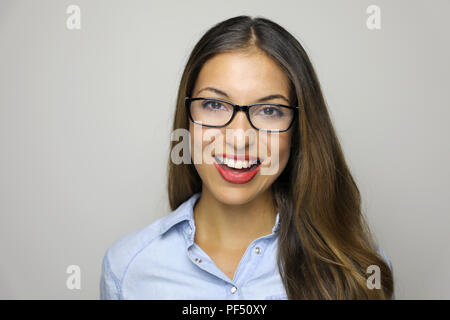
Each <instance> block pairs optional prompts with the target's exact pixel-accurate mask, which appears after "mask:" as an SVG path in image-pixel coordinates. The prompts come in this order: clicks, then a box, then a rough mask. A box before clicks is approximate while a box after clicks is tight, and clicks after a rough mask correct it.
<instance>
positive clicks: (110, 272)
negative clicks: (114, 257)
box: [105, 250, 120, 292]
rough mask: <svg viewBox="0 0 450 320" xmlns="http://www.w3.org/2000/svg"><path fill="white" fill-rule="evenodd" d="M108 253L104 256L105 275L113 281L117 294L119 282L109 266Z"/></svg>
mask: <svg viewBox="0 0 450 320" xmlns="http://www.w3.org/2000/svg"><path fill="white" fill-rule="evenodd" d="M108 252H109V250H108ZM108 252H107V253H106V256H105V267H106V273H107V274H109V275H110V276H111V278H112V279H113V281H114V285H115V286H116V290H117V292H120V281H119V278H118V277H117V276H116V275H115V274H114V272H113V271H112V268H111V264H110V262H109V257H108Z"/></svg>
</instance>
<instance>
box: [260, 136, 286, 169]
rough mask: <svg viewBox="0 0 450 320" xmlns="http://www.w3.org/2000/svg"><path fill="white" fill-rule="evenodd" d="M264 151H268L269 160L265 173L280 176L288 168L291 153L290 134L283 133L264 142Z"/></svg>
mask: <svg viewBox="0 0 450 320" xmlns="http://www.w3.org/2000/svg"><path fill="white" fill-rule="evenodd" d="M262 146H264V147H263V149H264V148H265V149H266V150H267V156H268V158H269V159H270V160H268V162H267V164H266V167H268V168H270V170H266V171H265V172H267V173H269V174H270V175H276V176H278V175H279V174H281V172H282V171H283V170H284V168H285V167H286V164H287V162H288V160H289V155H290V151H291V136H290V133H281V134H279V135H278V136H271V137H267V139H263V140H262Z"/></svg>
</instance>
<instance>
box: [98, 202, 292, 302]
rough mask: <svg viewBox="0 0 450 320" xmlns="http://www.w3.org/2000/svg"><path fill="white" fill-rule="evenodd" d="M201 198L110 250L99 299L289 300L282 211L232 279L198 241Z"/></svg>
mask: <svg viewBox="0 0 450 320" xmlns="http://www.w3.org/2000/svg"><path fill="white" fill-rule="evenodd" d="M199 197H200V193H196V194H194V195H192V196H191V197H190V198H189V199H188V200H186V201H185V202H184V203H182V204H181V205H180V206H179V207H178V208H177V209H176V210H174V211H173V212H171V213H170V214H169V215H167V216H165V217H162V218H160V219H158V220H156V221H155V222H153V223H151V224H150V225H148V226H147V227H145V228H142V229H140V230H137V231H135V232H132V233H130V234H127V235H126V236H124V237H122V238H120V239H119V240H117V241H115V242H114V243H113V244H112V245H111V246H110V247H109V248H108V249H107V250H106V253H105V255H104V257H103V264H102V274H101V280H100V299H150V300H155V299H157V300H158V299H161V300H166V299H170V300H184V299H192V300H197V299H204V300H208V299H213V300H247V299H254V300H264V299H277V300H278V299H282V300H286V299H287V295H286V291H285V289H284V286H283V283H282V281H281V276H280V274H279V270H278V266H277V261H276V255H277V246H278V231H279V213H277V215H276V220H275V224H274V226H273V228H272V233H270V234H269V235H265V236H261V237H259V238H257V239H255V240H254V241H253V242H252V243H251V244H250V245H249V246H248V247H247V250H246V251H245V253H244V255H243V257H242V258H241V261H240V263H239V265H238V267H237V269H236V272H235V274H234V278H233V279H232V280H231V279H230V278H228V276H227V275H225V273H224V272H223V271H221V270H220V269H219V268H218V267H217V266H216V264H215V263H214V262H213V260H212V259H211V258H210V257H209V256H208V254H206V253H205V252H204V251H203V250H202V249H201V248H200V247H199V246H198V245H197V244H196V243H195V242H194V235H195V223H194V211H193V207H194V205H195V202H196V201H197V199H198V198H199Z"/></svg>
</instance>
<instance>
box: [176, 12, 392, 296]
mask: <svg viewBox="0 0 450 320" xmlns="http://www.w3.org/2000/svg"><path fill="white" fill-rule="evenodd" d="M255 49H256V50H260V51H263V52H264V53H266V54H267V55H268V56H269V57H271V58H272V59H273V60H274V61H275V62H276V63H277V64H278V65H279V66H280V67H281V68H282V70H283V71H284V72H285V73H286V75H287V76H288V78H289V80H290V85H291V97H290V98H291V102H292V103H293V105H298V106H300V107H301V109H300V112H299V113H298V119H296V121H295V125H294V126H293V127H292V128H291V130H293V131H292V146H291V147H292V149H291V153H290V158H289V160H288V163H287V165H286V167H285V169H284V171H283V172H282V173H281V175H280V176H279V177H278V179H277V180H276V181H275V182H274V183H273V185H272V186H271V188H272V192H273V195H274V199H275V203H276V207H277V209H278V212H280V231H279V240H278V241H279V242H278V255H277V263H278V267H279V270H280V276H281V278H282V280H283V284H284V287H285V289H286V292H287V295H288V299H390V298H391V297H392V293H393V275H392V272H391V270H390V269H389V266H388V265H387V264H386V263H385V261H384V260H383V259H382V258H381V256H380V255H378V254H377V249H376V247H375V246H376V245H375V243H374V240H373V236H372V234H371V232H370V230H369V228H368V225H367V223H366V221H365V218H364V216H363V213H362V211H361V197H360V192H359V190H358V188H357V186H356V183H355V181H354V179H353V177H352V175H351V173H350V171H349V168H348V166H347V164H346V161H345V159H344V155H343V152H342V149H341V146H340V144H339V141H338V138H337V136H336V134H335V131H334V128H333V125H332V123H331V120H330V117H329V114H328V111H327V107H326V103H325V101H324V98H323V95H322V91H321V88H320V84H319V81H318V78H317V75H316V73H315V71H314V69H313V66H312V64H311V62H310V60H309V58H308V56H307V54H306V52H305V50H304V49H303V47H302V46H301V45H300V43H299V42H298V41H297V40H296V39H295V38H294V37H293V36H292V35H291V34H290V33H289V32H287V31H286V30H285V29H284V28H282V27H281V26H280V25H278V24H276V23H274V22H273V21H270V20H268V19H265V18H262V17H256V18H252V17H249V16H237V17H234V18H230V19H228V20H225V21H223V22H220V23H218V24H216V25H215V26H213V27H212V28H211V29H209V30H208V31H207V32H206V33H205V34H204V35H203V37H202V38H201V39H200V40H199V41H198V43H197V44H196V45H195V47H194V49H193V51H192V52H191V55H190V56H189V59H188V62H187V64H186V67H185V69H184V72H183V75H182V78H181V83H180V87H179V91H178V97H177V104H176V110H175V119H174V123H173V130H175V129H179V128H184V129H188V128H189V122H188V121H189V120H188V116H187V114H186V110H185V108H184V98H185V97H186V96H190V95H191V93H192V89H193V87H194V84H195V81H196V78H197V76H198V74H199V72H200V69H201V67H202V66H203V64H204V63H205V62H206V61H207V60H208V59H210V58H211V57H213V56H214V55H216V54H219V53H223V52H232V51H234V52H236V51H241V52H245V51H251V50H255ZM176 143H177V142H176V141H173V142H172V144H171V148H173V147H174V146H175V144H176ZM201 189H202V181H201V179H200V177H199V175H198V174H197V171H196V169H195V167H194V165H193V164H178V165H176V164H174V163H172V161H170V159H169V167H168V193H169V200H170V206H171V208H172V210H174V209H176V208H177V207H178V206H179V205H180V204H181V203H182V202H184V201H185V200H187V199H188V198H189V197H190V196H192V195H193V194H194V193H196V192H200V191H201ZM369 265H377V266H378V267H379V268H380V274H381V289H369V288H368V286H367V275H366V269H367V267H368V266H369Z"/></svg>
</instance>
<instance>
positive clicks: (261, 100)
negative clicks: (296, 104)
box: [197, 87, 290, 103]
mask: <svg viewBox="0 0 450 320" xmlns="http://www.w3.org/2000/svg"><path fill="white" fill-rule="evenodd" d="M204 90H208V91H212V92H215V93H217V94H219V95H221V96H224V97H227V98H230V96H229V95H228V94H227V93H226V92H224V91H222V90H219V89H216V88H213V87H206V88H203V89H200V90H199V91H197V94H199V93H200V92H202V91H204ZM273 99H283V100H285V101H286V102H287V103H290V101H289V100H288V99H287V98H286V97H285V96H283V95H282V94H271V95H268V96H266V97H264V98H260V99H258V100H256V101H258V102H265V101H269V100H273Z"/></svg>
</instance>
